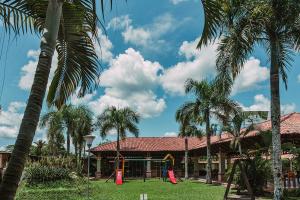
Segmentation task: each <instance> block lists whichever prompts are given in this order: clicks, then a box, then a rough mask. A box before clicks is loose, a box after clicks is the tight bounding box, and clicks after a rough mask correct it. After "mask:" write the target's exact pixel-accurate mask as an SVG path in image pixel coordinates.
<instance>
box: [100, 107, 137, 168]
mask: <svg viewBox="0 0 300 200" xmlns="http://www.w3.org/2000/svg"><path fill="white" fill-rule="evenodd" d="M139 119H140V116H139V115H138V114H137V113H136V112H134V111H133V110H131V109H130V108H128V107H127V108H120V109H118V108H116V107H114V106H112V107H109V108H106V109H105V110H104V112H103V113H102V114H101V115H100V116H98V118H97V122H96V125H97V127H99V129H100V135H101V137H102V138H105V137H106V136H107V135H108V134H109V132H110V131H112V130H116V131H117V149H116V150H117V157H116V160H117V166H116V168H117V170H118V169H119V157H120V138H121V139H125V138H126V131H129V132H130V133H132V134H133V135H134V136H135V137H138V136H139V129H138V127H137V124H138V123H139Z"/></svg>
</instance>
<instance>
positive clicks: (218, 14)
mask: <svg viewBox="0 0 300 200" xmlns="http://www.w3.org/2000/svg"><path fill="white" fill-rule="evenodd" d="M202 5H203V9H204V28H203V31H202V35H201V38H200V41H199V43H198V45H197V48H201V47H202V46H204V45H207V44H208V43H209V42H211V41H212V40H213V41H214V40H215V39H216V38H218V37H219V36H220V35H221V34H220V27H221V26H222V23H223V21H222V20H223V19H224V17H223V7H222V2H221V1H219V0H202Z"/></svg>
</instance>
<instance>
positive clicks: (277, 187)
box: [198, 0, 300, 200]
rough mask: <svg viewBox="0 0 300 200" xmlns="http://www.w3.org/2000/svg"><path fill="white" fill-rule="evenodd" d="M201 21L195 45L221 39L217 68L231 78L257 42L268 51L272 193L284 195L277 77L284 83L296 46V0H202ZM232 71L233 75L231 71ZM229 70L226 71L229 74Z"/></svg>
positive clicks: (299, 43) (299, 8)
mask: <svg viewBox="0 0 300 200" xmlns="http://www.w3.org/2000/svg"><path fill="white" fill-rule="evenodd" d="M202 3H203V7H204V16H205V24H204V29H203V33H202V36H201V39H200V41H199V44H198V47H199V48H200V47H202V46H204V45H207V44H208V43H209V42H212V41H215V40H216V39H220V41H219V48H218V58H217V69H218V71H219V72H221V73H223V75H224V74H225V75H224V77H229V78H228V79H224V80H230V79H234V78H235V77H236V76H237V75H238V74H239V72H240V71H241V70H242V68H243V64H244V63H245V61H246V59H247V58H248V56H249V55H250V54H251V53H252V52H253V50H254V48H255V47H256V45H257V44H260V45H262V46H263V47H264V48H265V49H266V52H267V54H268V57H269V60H270V62H271V65H270V95H271V123H272V148H273V150H272V154H273V155H272V160H273V176H274V199H276V200H279V199H281V198H282V191H283V190H282V184H281V177H282V165H281V138H280V87H279V86H280V80H279V77H280V76H281V78H282V80H283V82H284V83H285V87H286V88H287V78H288V77H287V72H286V70H287V68H288V67H289V66H290V65H291V61H292V58H291V55H292V54H293V52H294V51H299V50H300V34H299V33H300V4H299V2H298V1H295V0H267V1H261V0H242V1H223V0H202ZM230 74H231V75H230ZM229 75H230V76H229Z"/></svg>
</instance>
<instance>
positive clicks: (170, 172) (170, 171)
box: [168, 170, 177, 184]
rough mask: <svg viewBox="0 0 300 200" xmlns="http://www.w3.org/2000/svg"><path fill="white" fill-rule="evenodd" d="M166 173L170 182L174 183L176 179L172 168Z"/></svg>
mask: <svg viewBox="0 0 300 200" xmlns="http://www.w3.org/2000/svg"><path fill="white" fill-rule="evenodd" d="M168 175H169V179H170V182H171V183H173V184H176V183H177V181H176V178H175V176H174V171H173V170H168Z"/></svg>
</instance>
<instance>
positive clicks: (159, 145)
mask: <svg viewBox="0 0 300 200" xmlns="http://www.w3.org/2000/svg"><path fill="white" fill-rule="evenodd" d="M256 129H258V130H261V131H268V130H271V121H270V120H266V121H264V122H261V123H258V124H256ZM257 134H259V131H251V132H250V133H249V134H248V135H247V136H245V137H253V136H256V135H257ZM281 134H300V113H291V114H287V115H284V116H282V117H281ZM231 138H232V136H231V134H230V133H223V134H222V135H221V138H220V136H212V137H211V143H212V144H217V143H223V142H228V141H230V140H231ZM188 141H189V144H188V146H189V150H192V149H198V148H203V147H206V137H202V138H200V139H199V138H196V137H192V138H189V140H188ZM120 147H121V151H145V152H146V151H149V152H151V151H152V152H153V151H184V138H180V137H139V138H133V137H129V138H126V139H124V140H121V141H120ZM115 150H116V142H110V143H107V144H103V145H99V146H97V147H95V148H93V149H91V151H92V152H101V151H115Z"/></svg>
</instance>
